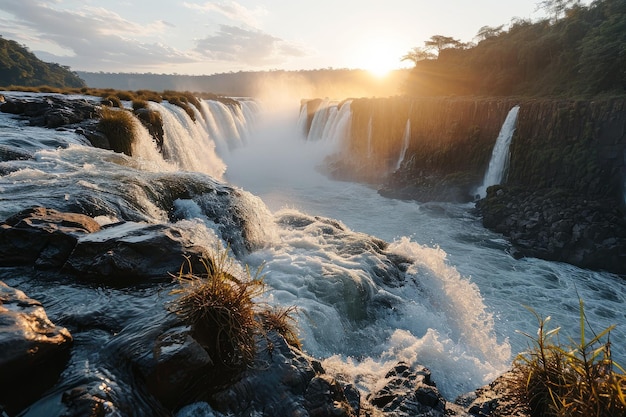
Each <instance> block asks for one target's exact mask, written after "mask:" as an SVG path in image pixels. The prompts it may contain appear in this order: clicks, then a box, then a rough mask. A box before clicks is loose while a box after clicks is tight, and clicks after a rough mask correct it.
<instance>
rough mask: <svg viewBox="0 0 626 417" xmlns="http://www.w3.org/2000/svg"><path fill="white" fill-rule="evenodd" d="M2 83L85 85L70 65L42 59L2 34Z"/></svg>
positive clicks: (0, 37) (0, 80)
mask: <svg viewBox="0 0 626 417" xmlns="http://www.w3.org/2000/svg"><path fill="white" fill-rule="evenodd" d="M0 85H1V86H4V87H8V86H11V85H18V86H26V87H31V86H42V85H46V86H50V87H59V88H63V87H83V86H84V85H85V83H84V81H83V80H82V79H81V78H80V77H79V76H78V75H77V74H76V73H74V72H72V71H71V70H70V69H69V67H65V66H62V65H59V64H55V63H47V62H43V61H41V60H40V59H39V58H37V57H36V56H35V54H33V53H32V52H30V51H29V50H28V49H27V48H26V47H24V46H21V45H20V44H18V43H17V42H15V41H13V40H8V39H4V38H3V37H2V36H1V35H0Z"/></svg>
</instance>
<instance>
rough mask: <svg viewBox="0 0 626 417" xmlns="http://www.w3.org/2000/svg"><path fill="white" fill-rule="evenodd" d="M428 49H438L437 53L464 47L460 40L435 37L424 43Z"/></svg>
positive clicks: (440, 36)
mask: <svg viewBox="0 0 626 417" xmlns="http://www.w3.org/2000/svg"><path fill="white" fill-rule="evenodd" d="M424 45H426V48H427V49H436V50H437V53H439V52H441V50H442V49H446V48H458V47H461V46H462V45H463V43H462V42H461V41H459V40H458V39H454V38H451V37H449V36H442V35H433V36H431V37H430V40H428V41H424Z"/></svg>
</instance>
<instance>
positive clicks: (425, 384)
mask: <svg viewBox="0 0 626 417" xmlns="http://www.w3.org/2000/svg"><path fill="white" fill-rule="evenodd" d="M385 378H387V383H386V384H385V386H384V387H383V388H381V389H380V390H378V391H377V392H374V393H372V394H370V396H369V398H368V400H369V402H370V403H371V404H372V405H374V406H375V407H377V408H378V409H379V410H381V411H382V412H384V413H385V414H387V413H389V415H393V416H397V417H401V416H406V417H409V416H433V417H436V416H439V417H443V416H444V415H449V411H447V408H448V407H447V403H446V400H445V399H444V398H443V396H442V395H441V394H440V393H439V390H438V389H437V386H436V384H435V383H434V382H433V380H432V379H431V374H430V370H429V369H428V368H425V367H423V366H417V367H416V368H413V367H411V366H409V365H407V364H406V363H404V362H400V363H398V364H397V365H396V366H395V367H394V368H393V369H392V370H391V371H389V372H388V373H387V375H385ZM452 408H455V409H456V407H452Z"/></svg>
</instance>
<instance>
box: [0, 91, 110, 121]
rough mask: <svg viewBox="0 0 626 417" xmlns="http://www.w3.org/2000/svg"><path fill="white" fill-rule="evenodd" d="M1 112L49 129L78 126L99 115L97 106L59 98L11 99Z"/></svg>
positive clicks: (84, 101)
mask: <svg viewBox="0 0 626 417" xmlns="http://www.w3.org/2000/svg"><path fill="white" fill-rule="evenodd" d="M0 111H2V112H4V113H10V114H16V115H21V116H23V117H24V118H26V119H28V120H29V122H30V124H31V125H32V126H43V127H48V128H57V127H61V126H66V125H73V124H78V123H80V122H82V121H84V120H88V119H92V118H95V117H97V114H98V112H97V108H96V105H95V104H93V103H90V102H88V101H87V100H84V99H68V98H63V97H57V96H43V97H28V98H16V97H10V98H7V100H6V102H4V103H2V104H1V105H0Z"/></svg>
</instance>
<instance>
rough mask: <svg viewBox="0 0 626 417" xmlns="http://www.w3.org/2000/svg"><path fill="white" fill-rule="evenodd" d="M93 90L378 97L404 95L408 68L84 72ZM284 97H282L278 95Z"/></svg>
mask: <svg viewBox="0 0 626 417" xmlns="http://www.w3.org/2000/svg"><path fill="white" fill-rule="evenodd" d="M78 75H79V76H80V77H81V78H82V79H83V80H85V82H86V83H87V85H88V86H89V87H91V88H114V89H117V90H153V91H163V90H176V91H194V92H211V93H216V94H220V95H225V96H230V97H270V96H285V97H286V96H289V97H297V98H298V99H300V98H314V97H329V98H341V99H343V98H345V97H373V96H385V97H386V96H391V95H396V94H399V92H400V91H401V89H402V87H403V84H404V81H405V79H406V77H407V75H408V70H406V69H405V70H396V71H392V72H391V73H390V74H388V75H387V76H386V77H382V78H381V77H376V76H374V75H372V74H371V73H369V72H368V71H364V70H354V69H318V70H301V71H283V70H274V71H239V72H229V73H221V74H213V75H179V74H150V73H149V74H138V73H105V72H81V71H79V72H78ZM278 98H280V97H278Z"/></svg>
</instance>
